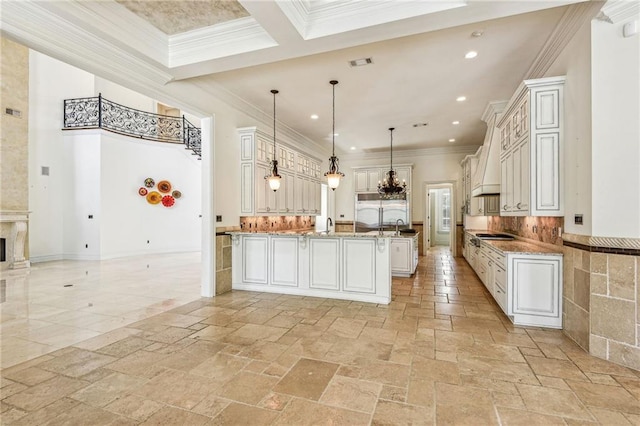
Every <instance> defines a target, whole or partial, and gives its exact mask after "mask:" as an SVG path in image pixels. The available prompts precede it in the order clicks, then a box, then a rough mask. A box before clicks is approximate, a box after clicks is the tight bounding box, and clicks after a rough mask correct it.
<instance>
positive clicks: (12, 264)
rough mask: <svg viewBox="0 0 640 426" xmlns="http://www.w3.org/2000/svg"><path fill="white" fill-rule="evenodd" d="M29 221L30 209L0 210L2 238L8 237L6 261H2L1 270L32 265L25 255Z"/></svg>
mask: <svg viewBox="0 0 640 426" xmlns="http://www.w3.org/2000/svg"><path fill="white" fill-rule="evenodd" d="M28 223H29V212H28V211H18V210H2V211H0V238H5V239H6V245H5V247H6V261H5V262H2V263H0V270H7V269H24V268H28V267H29V266H31V265H30V262H29V260H28V259H27V258H26V257H25V246H26V241H27V229H28V226H27V225H28Z"/></svg>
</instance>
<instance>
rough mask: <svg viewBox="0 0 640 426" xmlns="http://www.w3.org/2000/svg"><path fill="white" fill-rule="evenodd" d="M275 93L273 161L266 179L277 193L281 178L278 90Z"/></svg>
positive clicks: (272, 91) (273, 91)
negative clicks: (277, 108)
mask: <svg viewBox="0 0 640 426" xmlns="http://www.w3.org/2000/svg"><path fill="white" fill-rule="evenodd" d="M271 93H273V160H271V174H270V175H268V176H265V177H264V178H265V179H266V180H267V181H268V182H269V188H271V189H272V190H273V192H276V191H277V190H278V189H279V188H280V178H281V176H280V175H279V174H278V160H276V158H278V154H277V152H276V94H277V93H278V91H277V90H275V89H274V90H271Z"/></svg>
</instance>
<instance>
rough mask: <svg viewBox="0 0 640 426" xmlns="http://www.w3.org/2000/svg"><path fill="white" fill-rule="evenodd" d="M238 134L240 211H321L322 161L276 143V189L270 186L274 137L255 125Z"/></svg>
mask: <svg viewBox="0 0 640 426" xmlns="http://www.w3.org/2000/svg"><path fill="white" fill-rule="evenodd" d="M238 134H239V137H240V160H241V162H240V192H241V195H240V200H241V202H240V213H241V215H243V216H253V215H270V216H275V215H286V216H290V215H296V214H297V215H304V216H315V215H319V214H320V213H321V212H320V197H321V193H320V192H321V172H320V170H321V162H320V161H319V160H317V159H314V158H312V157H310V156H308V155H304V154H302V153H299V152H297V151H296V150H294V149H292V148H289V147H287V146H282V145H281V144H280V143H278V144H277V145H276V151H275V152H276V153H277V160H278V173H279V174H280V176H281V179H280V188H279V189H278V190H277V191H275V192H274V191H273V190H271V188H269V183H268V181H267V180H266V179H265V176H268V175H270V174H271V161H272V160H273V157H274V149H273V140H272V139H271V140H270V138H269V137H268V135H266V134H264V133H262V132H260V131H259V130H257V129H256V128H255V127H247V128H241V129H238Z"/></svg>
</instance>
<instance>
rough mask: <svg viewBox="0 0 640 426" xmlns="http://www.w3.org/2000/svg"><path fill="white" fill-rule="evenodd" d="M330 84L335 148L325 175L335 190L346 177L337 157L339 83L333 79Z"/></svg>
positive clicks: (332, 135) (332, 133) (330, 186)
mask: <svg viewBox="0 0 640 426" xmlns="http://www.w3.org/2000/svg"><path fill="white" fill-rule="evenodd" d="M329 84H331V85H332V86H333V129H332V132H331V137H332V140H333V149H332V151H331V157H329V171H328V172H326V173H325V174H324V175H325V176H326V177H327V184H328V185H329V188H331V189H332V190H333V191H335V190H336V188H337V187H338V185H340V179H342V178H343V177H344V173H342V172H341V171H340V170H339V169H338V162H339V160H338V157H336V84H338V81H337V80H331V81H330V82H329Z"/></svg>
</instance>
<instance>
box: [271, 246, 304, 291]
mask: <svg viewBox="0 0 640 426" xmlns="http://www.w3.org/2000/svg"><path fill="white" fill-rule="evenodd" d="M269 241H270V250H269V253H271V267H270V268H269V271H270V280H269V281H270V283H271V285H275V286H287V287H297V286H298V238H297V237H282V238H270V239H269Z"/></svg>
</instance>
